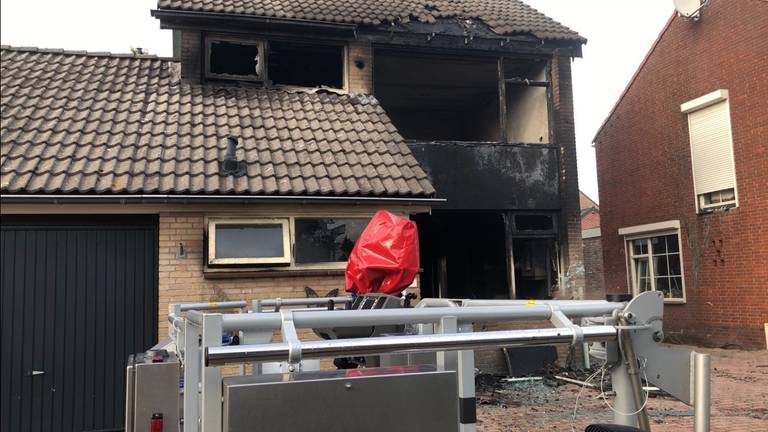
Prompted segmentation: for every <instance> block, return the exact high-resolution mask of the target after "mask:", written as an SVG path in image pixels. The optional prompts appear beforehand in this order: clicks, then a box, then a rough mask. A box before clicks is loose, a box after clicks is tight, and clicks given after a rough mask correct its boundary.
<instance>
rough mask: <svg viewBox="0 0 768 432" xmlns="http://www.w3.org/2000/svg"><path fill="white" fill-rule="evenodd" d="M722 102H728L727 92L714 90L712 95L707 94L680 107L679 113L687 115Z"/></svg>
mask: <svg viewBox="0 0 768 432" xmlns="http://www.w3.org/2000/svg"><path fill="white" fill-rule="evenodd" d="M724 100H728V90H722V89H721V90H715V91H713V92H712V93H707V94H705V95H704V96H701V97H698V98H696V99H694V100H692V101H689V102H686V103H684V104H682V105H680V111H681V112H683V113H685V114H688V113H690V112H693V111H696V110H700V109H702V108H706V107H708V106H710V105H714V104H716V103H718V102H722V101H724Z"/></svg>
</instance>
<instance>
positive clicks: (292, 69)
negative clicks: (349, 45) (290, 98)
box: [205, 37, 344, 89]
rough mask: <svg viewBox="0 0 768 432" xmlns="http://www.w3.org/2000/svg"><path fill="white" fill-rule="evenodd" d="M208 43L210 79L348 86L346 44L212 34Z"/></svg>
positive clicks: (207, 56) (206, 67)
mask: <svg viewBox="0 0 768 432" xmlns="http://www.w3.org/2000/svg"><path fill="white" fill-rule="evenodd" d="M205 46H206V64H205V72H206V77H207V78H212V79H227V80H238V81H252V82H263V83H264V84H266V85H272V84H274V85H289V86H300V87H326V88H333V89H342V88H344V46H343V45H330V44H315V43H298V42H286V41H273V40H270V41H253V40H245V39H237V38H231V39H227V38H215V37H211V38H207V39H206V44H205Z"/></svg>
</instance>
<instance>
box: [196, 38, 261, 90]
mask: <svg viewBox="0 0 768 432" xmlns="http://www.w3.org/2000/svg"><path fill="white" fill-rule="evenodd" d="M263 58H264V45H263V44H261V43H260V42H232V41H223V40H211V41H209V42H208V64H207V72H208V76H209V77H212V78H225V79H239V80H252V81H261V80H263V79H264V77H263V75H264V73H263V69H264V62H263Z"/></svg>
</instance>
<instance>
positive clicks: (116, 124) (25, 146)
mask: <svg viewBox="0 0 768 432" xmlns="http://www.w3.org/2000/svg"><path fill="white" fill-rule="evenodd" d="M1 60H2V65H1V68H0V75H1V76H2V81H1V86H0V87H1V88H0V90H1V92H2V96H0V100H1V103H2V115H1V123H0V145H1V146H2V153H1V155H0V189H1V190H2V192H3V193H27V194H29V193H46V194H53V193H56V194H60V193H131V194H134V193H141V194H251V195H301V196H305V195H331V196H401V197H428V196H431V195H433V194H434V189H433V188H432V186H431V184H430V182H429V180H428V179H427V175H426V174H425V173H424V171H423V170H422V169H421V167H420V166H419V165H418V162H416V160H415V159H414V158H413V156H412V155H411V152H410V150H409V149H408V147H407V146H406V145H405V143H404V141H403V139H402V137H401V136H400V135H399V134H398V132H397V130H396V129H395V127H394V126H393V125H392V123H391V122H390V120H389V118H388V117H387V115H386V114H385V112H384V111H383V109H382V108H381V107H380V106H379V104H378V102H377V101H376V99H375V98H374V97H372V96H359V95H337V94H323V93H316V94H311V93H307V92H293V93H291V92H288V91H285V90H283V91H278V90H264V89H257V88H244V87H221V86H220V87H214V86H207V85H206V86H200V85H189V84H182V83H179V80H178V69H179V65H178V64H177V63H175V62H173V61H170V60H167V59H161V58H156V57H151V56H133V55H114V54H97V53H91V54H88V53H82V52H79V53H74V52H63V51H57V50H39V49H30V48H10V47H3V48H2V55H1ZM229 135H232V136H236V137H238V138H239V146H238V151H237V157H238V159H240V160H244V161H245V162H246V166H247V172H246V174H245V175H243V176H240V177H235V176H231V175H228V176H227V175H220V173H219V161H220V160H222V159H223V155H224V152H225V150H226V137H227V136H229Z"/></svg>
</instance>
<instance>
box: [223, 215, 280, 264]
mask: <svg viewBox="0 0 768 432" xmlns="http://www.w3.org/2000/svg"><path fill="white" fill-rule="evenodd" d="M290 224H291V223H290V220H289V218H259V219H256V218H210V219H208V264H209V265H227V264H229V265H232V264H238V265H240V264H253V265H259V264H290V263H291V230H290ZM220 225H253V226H258V225H280V226H281V227H282V232H283V255H282V256H280V257H277V256H276V257H244V258H216V227H217V226H220Z"/></svg>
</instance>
